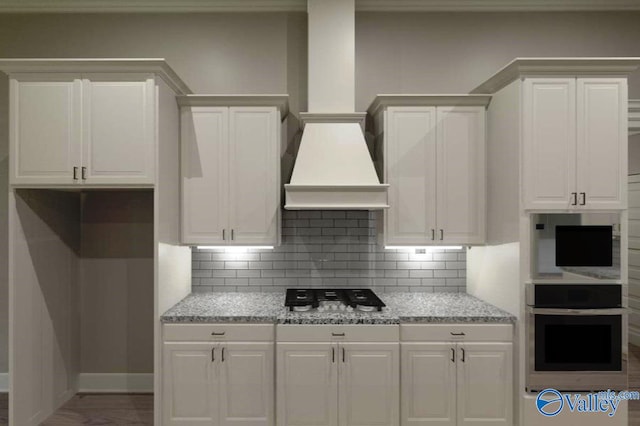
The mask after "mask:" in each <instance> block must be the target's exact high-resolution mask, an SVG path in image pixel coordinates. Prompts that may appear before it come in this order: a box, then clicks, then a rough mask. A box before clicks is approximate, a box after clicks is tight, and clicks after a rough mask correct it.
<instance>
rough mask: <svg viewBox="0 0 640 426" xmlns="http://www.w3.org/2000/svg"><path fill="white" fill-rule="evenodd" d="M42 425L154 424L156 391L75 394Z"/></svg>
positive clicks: (0, 419)
mask: <svg viewBox="0 0 640 426" xmlns="http://www.w3.org/2000/svg"><path fill="white" fill-rule="evenodd" d="M7 424H8V421H7V394H0V425H3V426H4V425H7ZM42 425H43V426H71V425H74V426H78V425H91V426H98V425H100V426H102V425H139V426H152V425H153V395H93V394H92V395H76V396H74V397H73V398H71V400H70V401H69V402H67V403H66V404H65V405H64V406H63V407H62V408H60V409H59V410H58V411H56V413H55V414H54V415H53V416H51V417H49V418H48V419H47V420H46V421H45V422H43V423H42Z"/></svg>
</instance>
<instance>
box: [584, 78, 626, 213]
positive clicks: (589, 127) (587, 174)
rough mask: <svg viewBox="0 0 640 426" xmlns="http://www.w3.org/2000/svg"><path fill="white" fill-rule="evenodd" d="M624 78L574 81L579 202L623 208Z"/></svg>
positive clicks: (589, 206) (624, 157) (624, 174)
mask: <svg viewBox="0 0 640 426" xmlns="http://www.w3.org/2000/svg"><path fill="white" fill-rule="evenodd" d="M627 108H628V100H627V79H626V78H579V79H578V84H577V120H576V121H577V147H576V150H577V155H576V157H577V178H576V190H577V191H579V195H580V198H579V199H578V205H579V206H582V208H587V209H615V208H626V205H627V193H626V191H625V189H624V188H625V186H624V185H623V183H624V182H625V181H626V179H627V168H628V165H627V150H628V129H627V118H626V117H627Z"/></svg>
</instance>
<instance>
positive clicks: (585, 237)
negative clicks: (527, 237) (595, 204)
mask: <svg viewBox="0 0 640 426" xmlns="http://www.w3.org/2000/svg"><path fill="white" fill-rule="evenodd" d="M532 237H533V238H532V243H533V247H532V254H533V256H532V259H533V264H532V271H533V277H532V278H534V279H538V278H540V279H544V278H551V279H566V278H567V277H572V276H575V275H576V274H577V275H580V276H586V277H590V278H592V279H611V280H618V279H620V215H619V213H561V214H558V213H545V214H535V215H533V229H532Z"/></svg>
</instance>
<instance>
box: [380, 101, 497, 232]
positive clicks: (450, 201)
mask: <svg viewBox="0 0 640 426" xmlns="http://www.w3.org/2000/svg"><path fill="white" fill-rule="evenodd" d="M384 123H385V126H384V142H383V143H384V153H385V154H384V168H385V181H386V182H387V183H389V185H390V186H389V204H390V206H391V207H390V208H389V209H388V210H385V213H384V218H385V219H384V224H385V225H384V243H385V245H424V244H428V245H431V244H456V245H457V244H482V243H483V242H484V239H485V107H484V106H390V107H388V108H386V110H385V111H384Z"/></svg>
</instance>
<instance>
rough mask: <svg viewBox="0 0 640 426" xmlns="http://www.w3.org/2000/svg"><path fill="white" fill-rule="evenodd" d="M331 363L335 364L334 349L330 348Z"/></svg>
mask: <svg viewBox="0 0 640 426" xmlns="http://www.w3.org/2000/svg"><path fill="white" fill-rule="evenodd" d="M331 362H336V348H334V347H333V346H332V347H331Z"/></svg>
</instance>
